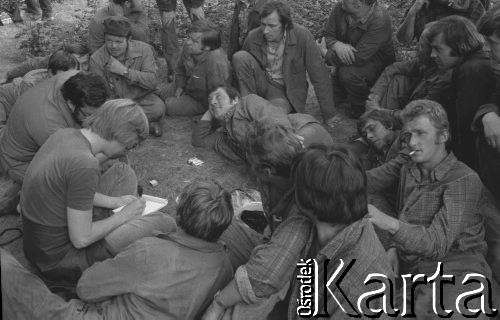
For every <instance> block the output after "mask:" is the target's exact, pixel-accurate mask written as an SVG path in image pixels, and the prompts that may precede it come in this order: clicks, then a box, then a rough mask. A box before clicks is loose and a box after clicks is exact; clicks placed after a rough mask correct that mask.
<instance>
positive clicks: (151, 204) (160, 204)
mask: <svg viewBox="0 0 500 320" xmlns="http://www.w3.org/2000/svg"><path fill="white" fill-rule="evenodd" d="M142 198H143V199H144V200H146V208H144V211H143V212H142V215H143V216H145V215H148V214H150V213H153V212H156V211H158V210H160V209H161V208H164V207H166V206H167V204H168V200H167V199H163V198H158V197H153V196H150V195H146V194H145V195H143V196H142ZM124 207H125V206H122V207H119V208H116V209H114V210H113V212H115V213H116V212H119V211H121V210H122V209H123V208H124Z"/></svg>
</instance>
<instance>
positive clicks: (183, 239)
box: [158, 229, 225, 252]
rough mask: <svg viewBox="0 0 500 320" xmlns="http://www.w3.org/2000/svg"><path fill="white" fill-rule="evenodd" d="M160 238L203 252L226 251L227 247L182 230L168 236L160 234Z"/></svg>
mask: <svg viewBox="0 0 500 320" xmlns="http://www.w3.org/2000/svg"><path fill="white" fill-rule="evenodd" d="M158 237H160V238H162V239H167V240H171V241H173V242H175V243H177V244H179V245H181V246H183V247H187V248H190V249H193V250H196V251H201V252H217V251H223V250H225V247H224V245H223V244H222V243H219V242H208V241H205V240H202V239H198V238H195V237H193V236H190V235H188V234H187V233H186V232H184V231H183V230H180V229H179V230H177V231H176V232H172V233H168V234H159V235H158Z"/></svg>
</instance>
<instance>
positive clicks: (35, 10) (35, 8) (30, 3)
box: [25, 0, 40, 14]
mask: <svg viewBox="0 0 500 320" xmlns="http://www.w3.org/2000/svg"><path fill="white" fill-rule="evenodd" d="M25 2H26V11H27V12H28V13H31V14H40V6H39V5H38V1H37V0H25Z"/></svg>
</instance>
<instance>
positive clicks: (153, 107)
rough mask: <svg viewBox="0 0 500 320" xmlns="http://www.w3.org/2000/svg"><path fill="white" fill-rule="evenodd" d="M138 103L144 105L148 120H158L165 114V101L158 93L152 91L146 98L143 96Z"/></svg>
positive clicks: (143, 108)
mask: <svg viewBox="0 0 500 320" xmlns="http://www.w3.org/2000/svg"><path fill="white" fill-rule="evenodd" d="M137 103H138V104H139V105H140V106H141V107H142V110H144V113H145V114H146V117H147V118H148V121H149V122H150V123H151V122H158V121H160V119H161V118H163V116H164V115H165V102H163V100H161V99H160V97H158V96H157V95H156V94H153V93H150V94H148V95H147V96H145V97H144V98H141V99H140V100H138V101H137Z"/></svg>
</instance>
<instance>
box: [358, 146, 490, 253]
mask: <svg viewBox="0 0 500 320" xmlns="http://www.w3.org/2000/svg"><path fill="white" fill-rule="evenodd" d="M367 177H368V188H369V192H379V191H382V190H385V189H386V188H389V187H391V186H394V184H399V185H398V193H397V211H398V213H399V230H398V231H397V232H396V233H395V234H394V235H393V237H392V240H393V243H394V246H395V247H397V248H398V249H400V257H401V258H403V259H404V260H406V261H414V260H416V259H417V260H420V261H422V260H424V261H437V260H440V259H443V258H444V257H446V256H448V255H451V254H457V253H458V254H459V253H482V254H485V253H486V250H487V246H486V242H485V238H484V237H485V231H484V226H483V219H482V217H481V214H480V212H479V205H480V199H481V193H482V192H483V184H482V183H481V180H480V179H479V177H478V175H477V174H476V173H475V172H474V171H472V169H470V168H469V167H467V166H466V165H465V164H464V163H462V162H460V161H458V160H457V158H456V157H455V156H454V155H453V153H450V154H449V155H448V156H447V157H446V158H445V159H444V160H443V161H442V162H441V163H440V164H439V165H438V166H437V167H436V168H435V169H434V170H433V171H432V172H431V175H430V179H429V180H427V181H426V180H424V179H423V177H422V176H421V175H420V170H419V169H418V167H417V165H416V164H415V163H414V162H408V163H407V164H403V165H401V162H399V163H397V162H395V161H391V162H389V163H387V164H385V165H383V166H381V167H379V168H375V169H372V170H370V171H368V172H367Z"/></svg>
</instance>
